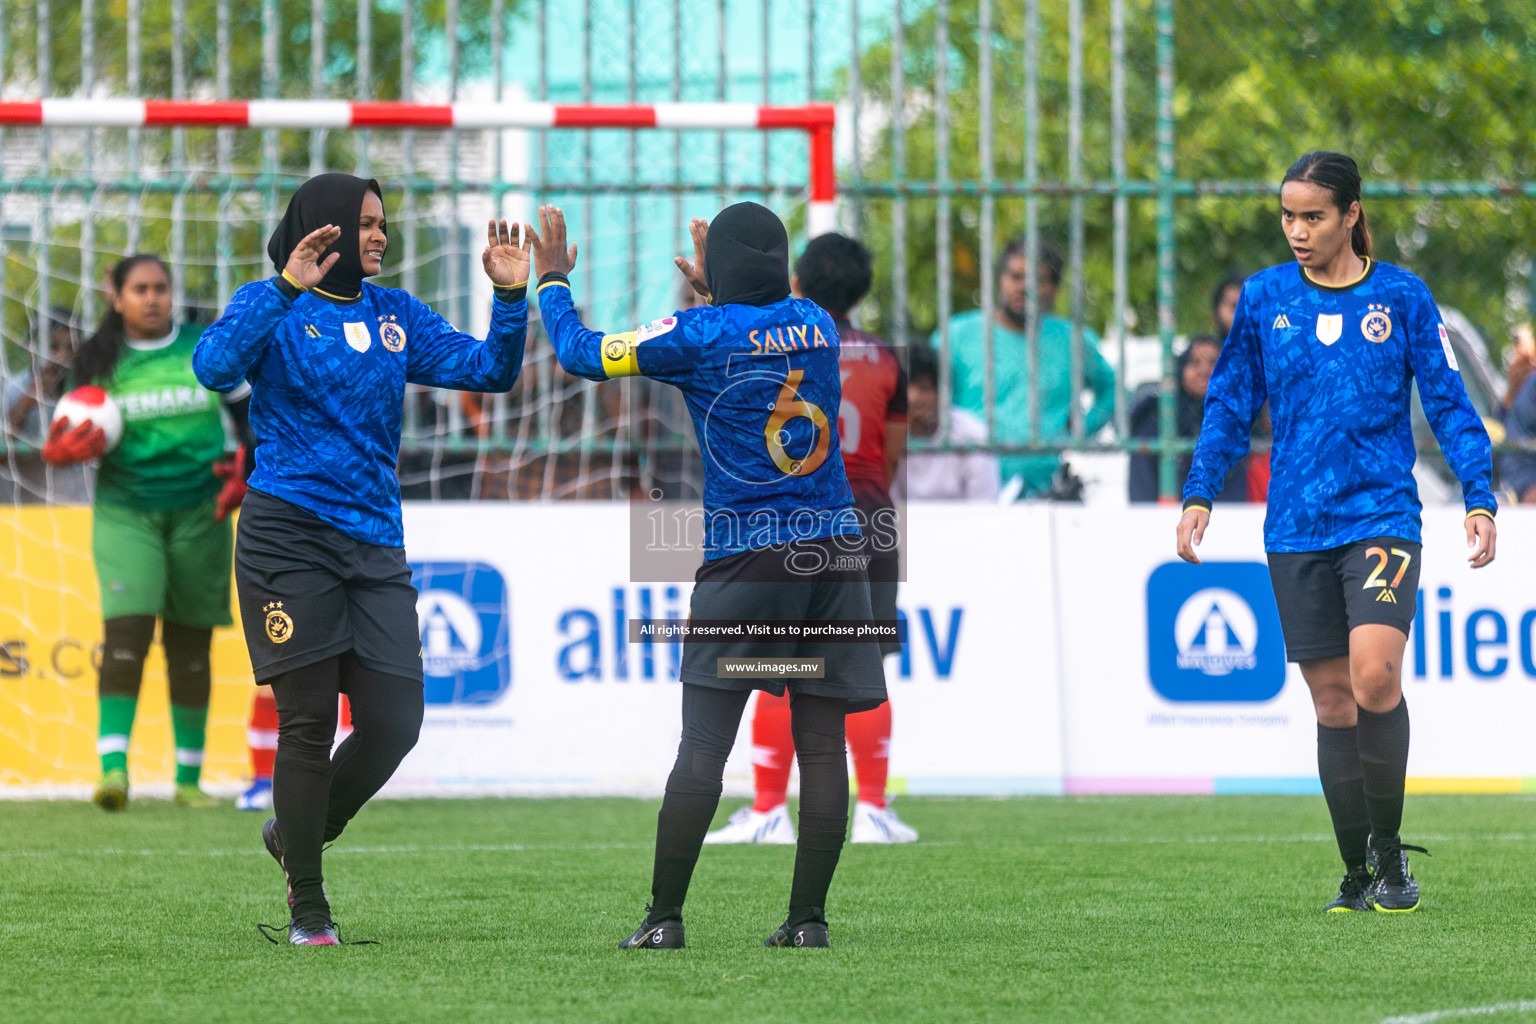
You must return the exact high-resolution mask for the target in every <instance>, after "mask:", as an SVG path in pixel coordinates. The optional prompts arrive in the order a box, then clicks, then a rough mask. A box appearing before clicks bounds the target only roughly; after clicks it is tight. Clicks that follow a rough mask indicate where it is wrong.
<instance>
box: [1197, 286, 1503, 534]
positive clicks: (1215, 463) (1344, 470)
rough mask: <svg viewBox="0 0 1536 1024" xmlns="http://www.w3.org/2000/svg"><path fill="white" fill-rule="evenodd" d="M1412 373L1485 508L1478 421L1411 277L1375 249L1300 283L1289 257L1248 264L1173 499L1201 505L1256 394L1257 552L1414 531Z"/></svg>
mask: <svg viewBox="0 0 1536 1024" xmlns="http://www.w3.org/2000/svg"><path fill="white" fill-rule="evenodd" d="M1414 380H1417V381H1418V382H1419V395H1420V398H1421V399H1422V401H1423V405H1424V413H1425V416H1426V417H1427V418H1428V420H1429V424H1430V426H1431V427H1432V428H1433V429H1434V432H1435V437H1436V438H1438V439H1439V441H1440V447H1441V449H1442V450H1443V451H1444V453H1445V458H1446V461H1447V463H1449V465H1450V467H1451V469H1452V470H1453V471H1454V472H1455V474H1456V476H1457V478H1458V479H1459V480H1460V481H1461V486H1462V493H1463V495H1464V497H1465V499H1466V506H1467V511H1468V513H1469V514H1471V513H1472V512H1473V511H1474V510H1482V511H1483V512H1486V513H1487V514H1489V515H1492V514H1493V513H1494V512H1496V511H1497V508H1498V506H1497V503H1496V502H1495V500H1494V497H1493V492H1492V490H1491V482H1492V472H1493V456H1492V449H1491V446H1490V444H1489V441H1488V432H1487V431H1486V430H1485V429H1484V427H1483V423H1482V421H1481V420H1480V419H1479V418H1478V415H1477V411H1476V410H1475V409H1473V407H1472V403H1471V401H1470V400H1469V399H1468V398H1467V391H1466V387H1465V385H1463V384H1462V381H1461V373H1460V371H1459V369H1458V368H1457V365H1456V356H1455V353H1454V351H1453V350H1452V348H1451V344H1450V339H1449V338H1448V337H1447V335H1446V331H1445V325H1444V323H1443V322H1442V321H1441V318H1440V310H1439V308H1438V307H1437V306H1436V305H1435V300H1434V297H1433V296H1432V295H1430V293H1429V289H1428V288H1427V287H1425V285H1424V282H1423V281H1420V280H1419V279H1418V278H1417V277H1415V276H1414V275H1413V274H1410V273H1409V272H1408V271H1406V270H1403V269H1402V268H1400V267H1395V266H1393V265H1391V264H1390V263H1377V262H1375V261H1374V260H1371V261H1368V263H1367V266H1366V269H1365V271H1364V273H1363V274H1362V275H1361V276H1360V277H1359V278H1358V279H1357V280H1356V281H1354V282H1353V283H1351V284H1348V285H1342V286H1339V287H1328V286H1324V285H1319V284H1317V283H1315V282H1313V281H1312V280H1311V278H1310V277H1308V276H1307V274H1306V272H1305V270H1303V268H1302V267H1301V265H1300V264H1297V263H1287V264H1284V265H1282V266H1278V267H1271V268H1269V269H1268V270H1264V271H1261V272H1259V273H1257V274H1255V275H1253V276H1252V277H1250V278H1249V279H1248V280H1247V281H1246V282H1244V284H1243V292H1242V297H1241V299H1240V300H1239V302H1238V306H1237V315H1236V317H1235V319H1234V320H1233V322H1232V332H1231V333H1230V334H1229V335H1228V336H1227V341H1226V344H1225V346H1223V348H1222V350H1221V356H1220V357H1219V358H1218V359H1217V361H1216V369H1215V372H1214V373H1213V374H1212V375H1211V383H1210V387H1209V389H1208V390H1207V392H1206V398H1205V416H1204V421H1203V423H1202V425H1201V428H1200V439H1199V441H1198V442H1196V445H1195V454H1194V460H1193V464H1192V466H1191V468H1190V472H1189V478H1188V481H1187V482H1186V483H1185V485H1184V504H1185V507H1186V508H1189V507H1190V506H1192V505H1193V506H1200V507H1204V508H1207V509H1208V508H1209V507H1210V504H1211V500H1212V498H1213V497H1214V496H1215V495H1216V494H1218V493H1220V491H1221V487H1222V482H1223V481H1224V480H1225V479H1226V473H1227V470H1228V468H1229V467H1230V466H1231V465H1232V464H1233V463H1234V462H1236V461H1237V459H1239V458H1241V457H1242V455H1243V454H1244V453H1245V452H1246V451H1247V450H1248V431H1249V427H1250V426H1251V425H1252V423H1253V419H1254V416H1255V415H1256V414H1257V413H1258V410H1259V407H1260V406H1261V405H1262V404H1263V402H1264V400H1265V399H1268V400H1269V409H1270V417H1271V419H1272V420H1273V422H1274V435H1275V441H1274V450H1273V452H1272V454H1271V457H1270V464H1271V469H1272V472H1273V476H1272V477H1271V479H1270V484H1269V510H1268V514H1267V516H1266V517H1265V520H1264V546H1265V549H1266V550H1268V551H1274V552H1298V551H1321V550H1325V549H1327V548H1334V547H1338V546H1340V545H1343V544H1348V543H1351V542H1353V541H1357V540H1364V539H1365V538H1368V537H1401V538H1403V539H1404V540H1410V541H1415V542H1417V541H1418V540H1419V510H1420V508H1421V506H1420V504H1419V495H1418V488H1417V487H1416V486H1415V484H1414V480H1413V463H1414V458H1415V452H1414V443H1413V428H1412V424H1411V421H1410V419H1409V407H1410V398H1411V394H1412V382H1413V381H1414Z"/></svg>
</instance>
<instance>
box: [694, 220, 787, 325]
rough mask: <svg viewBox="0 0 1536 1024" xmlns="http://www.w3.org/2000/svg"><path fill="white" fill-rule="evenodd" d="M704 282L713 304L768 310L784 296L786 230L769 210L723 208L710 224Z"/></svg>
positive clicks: (785, 282) (785, 290) (781, 222)
mask: <svg viewBox="0 0 1536 1024" xmlns="http://www.w3.org/2000/svg"><path fill="white" fill-rule="evenodd" d="M704 281H705V283H706V284H707V285H709V294H710V297H711V299H713V301H714V304H715V305H717V306H724V305H726V304H727V303H733V302H734V303H739V304H740V305H743V306H767V305H770V304H771V303H775V302H779V301H782V300H784V299H787V298H789V232H787V231H785V230H784V222H783V221H781V220H779V218H778V216H777V215H776V214H775V213H774V212H773V211H772V210H770V209H768V207H766V206H762V205H759V204H758V203H737V204H736V205H735V206H727V207H726V208H725V209H723V210H721V211H720V212H719V214H717V215H716V216H715V219H714V221H713V223H711V224H710V225H709V237H708V241H707V242H706V248H705V253H704Z"/></svg>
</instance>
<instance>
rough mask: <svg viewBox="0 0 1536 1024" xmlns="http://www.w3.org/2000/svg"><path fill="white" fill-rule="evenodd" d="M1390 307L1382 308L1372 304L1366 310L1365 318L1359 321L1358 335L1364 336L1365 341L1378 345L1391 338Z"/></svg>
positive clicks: (1379, 305)
mask: <svg viewBox="0 0 1536 1024" xmlns="http://www.w3.org/2000/svg"><path fill="white" fill-rule="evenodd" d="M1391 312H1392V307H1390V306H1383V305H1381V304H1380V303H1376V302H1373V303H1371V304H1370V306H1369V307H1368V308H1367V310H1366V314H1365V317H1364V318H1363V319H1362V320H1361V321H1360V333H1361V334H1363V335H1365V337H1366V340H1367V341H1374V342H1376V343H1377V344H1378V345H1379V344H1381V343H1382V342H1384V341H1386V340H1387V339H1388V338H1390V337H1392V317H1391V316H1390V315H1389V314H1390V313H1391Z"/></svg>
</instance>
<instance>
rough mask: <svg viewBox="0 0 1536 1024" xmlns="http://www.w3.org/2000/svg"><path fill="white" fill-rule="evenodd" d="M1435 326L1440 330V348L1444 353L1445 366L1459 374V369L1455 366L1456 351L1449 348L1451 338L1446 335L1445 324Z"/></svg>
mask: <svg viewBox="0 0 1536 1024" xmlns="http://www.w3.org/2000/svg"><path fill="white" fill-rule="evenodd" d="M1435 326H1436V327H1438V328H1439V329H1440V348H1441V349H1442V350H1443V351H1444V352H1445V365H1446V366H1449V367H1450V368H1451V369H1452V370H1454V371H1456V372H1457V373H1460V372H1461V367H1459V366H1457V365H1456V350H1455V349H1454V348H1452V347H1451V336H1450V335H1449V334H1448V333H1446V330H1445V324H1436V325H1435Z"/></svg>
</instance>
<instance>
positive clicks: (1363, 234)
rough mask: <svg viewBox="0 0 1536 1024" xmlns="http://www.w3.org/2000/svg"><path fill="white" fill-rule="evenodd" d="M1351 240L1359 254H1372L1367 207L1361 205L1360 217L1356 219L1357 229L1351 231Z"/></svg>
mask: <svg viewBox="0 0 1536 1024" xmlns="http://www.w3.org/2000/svg"><path fill="white" fill-rule="evenodd" d="M1349 240H1350V244H1351V245H1353V246H1354V247H1355V252H1356V253H1357V254H1358V255H1361V256H1369V255H1370V254H1371V229H1370V228H1368V227H1366V226H1365V207H1363V206H1362V207H1360V219H1359V220H1357V221H1355V229H1354V230H1353V231H1351V232H1350V233H1349Z"/></svg>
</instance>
